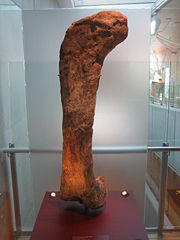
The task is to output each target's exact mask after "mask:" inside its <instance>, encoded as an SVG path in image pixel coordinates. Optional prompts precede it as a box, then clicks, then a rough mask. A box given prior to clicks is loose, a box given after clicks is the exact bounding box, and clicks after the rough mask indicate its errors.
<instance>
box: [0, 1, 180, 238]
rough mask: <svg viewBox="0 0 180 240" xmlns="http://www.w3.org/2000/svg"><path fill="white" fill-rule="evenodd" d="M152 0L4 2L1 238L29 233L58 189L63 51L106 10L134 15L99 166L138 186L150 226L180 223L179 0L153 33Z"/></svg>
mask: <svg viewBox="0 0 180 240" xmlns="http://www.w3.org/2000/svg"><path fill="white" fill-rule="evenodd" d="M36 2H37V1H36ZM54 2H55V1H54ZM57 2H58V1H57ZM111 2H112V1H111ZM154 2H155V1H151V4H149V3H148V4H145V5H143V6H142V3H141V4H132V3H131V6H129V5H127V6H126V5H119V6H113V5H111V6H96V7H87V5H88V1H86V2H85V5H86V7H84V8H83V7H82V8H79V7H77V6H79V5H80V2H78V1H75V4H76V5H77V6H75V7H74V8H71V9H60V8H56V9H55V8H53V9H49V8H48V9H43V10H42V9H33V6H34V5H33V4H30V5H31V6H30V9H28V8H27V5H26V4H25V2H24V3H23V4H25V5H26V9H21V8H18V6H19V5H18V6H17V5H15V4H13V3H12V2H11V1H9V4H7V2H6V4H4V3H3V5H2V6H3V7H2V8H0V17H1V19H2V21H0V35H1V37H0V49H1V51H0V52H1V55H0V239H7V240H8V239H21V237H24V238H25V239H30V236H31V234H32V231H33V228H34V224H35V221H36V219H37V216H38V212H39V210H40V206H41V203H42V201H43V198H44V196H45V194H46V192H59V190H60V176H61V171H62V170H61V168H62V140H63V139H62V107H61V101H60V84H59V76H58V74H59V69H58V68H59V49H60V45H61V42H62V41H63V38H64V35H65V32H66V30H67V28H68V27H69V26H70V25H71V23H72V22H74V21H76V20H78V19H80V18H83V17H86V16H90V15H92V14H94V13H97V12H99V11H101V10H104V9H105V10H108V9H114V10H116V11H120V12H122V13H123V14H125V15H126V16H127V18H128V27H129V35H128V37H127V39H126V41H124V42H123V43H121V44H120V45H118V46H117V47H116V48H115V49H114V50H113V51H112V52H111V53H110V54H109V55H108V56H107V57H106V59H105V62H104V64H103V68H102V72H101V78H100V85H99V89H98V93H97V102H96V112H95V118H94V126H93V131H94V132H93V147H92V149H93V158H94V172H95V174H96V175H102V176H104V177H105V179H106V182H107V186H108V189H109V191H119V192H121V191H122V190H127V191H130V192H133V195H134V197H135V200H136V203H137V206H138V209H139V213H140V216H141V218H142V220H143V221H144V225H145V228H146V230H147V232H153V233H154V234H155V233H157V232H159V234H162V232H163V231H167V229H173V230H175V229H179V228H178V227H179V222H180V213H179V212H180V210H179V196H180V190H179V189H180V186H179V184H180V181H179V172H180V164H179V151H180V137H179V133H180V131H179V127H180V125H179V123H180V121H179V117H180V111H179V103H180V102H179V91H180V88H179V73H180V72H179V70H180V65H179V46H180V45H179V44H180V43H179V42H180V39H179V35H178V34H179V31H178V33H177V34H176V35H175V36H174V35H173V31H175V29H177V28H175V27H177V26H179V25H178V24H179V15H178V13H179V11H180V6H179V7H178V8H177V7H176V9H174V5H173V4H174V3H173V2H174V1H173V0H172V1H170V3H169V5H166V8H165V7H162V8H161V9H158V10H157V13H156V14H155V17H156V19H159V20H160V25H159V26H158V29H156V31H157V32H156V33H155V34H153V35H151V33H150V25H151V17H152V16H151V15H152V12H151V11H152V9H153V6H154V5H153V4H154ZM48 4H49V5H48V6H50V1H49V3H48ZM54 4H55V3H54ZM5 5H6V6H5ZM55 5H56V4H55ZM55 5H54V6H55ZM36 6H40V5H38V3H37V4H36ZM19 7H22V4H20V6H19ZM165 16H166V17H165ZM155 17H153V18H152V21H153V20H154V19H155ZM170 29H171V30H170ZM170 31H171V32H170ZM170 36H171V38H170ZM172 37H175V39H173V38H172ZM167 45H168V46H167ZM158 51H159V52H158Z"/></svg>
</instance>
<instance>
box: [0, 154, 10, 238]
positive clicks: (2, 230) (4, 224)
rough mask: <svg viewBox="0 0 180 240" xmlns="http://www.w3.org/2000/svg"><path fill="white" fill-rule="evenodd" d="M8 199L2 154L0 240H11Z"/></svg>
mask: <svg viewBox="0 0 180 240" xmlns="http://www.w3.org/2000/svg"><path fill="white" fill-rule="evenodd" d="M10 198H11V197H10V191H9V184H8V172H7V159H6V156H5V155H4V154H0V239H7V240H12V239H13V222H12V214H11V201H10Z"/></svg>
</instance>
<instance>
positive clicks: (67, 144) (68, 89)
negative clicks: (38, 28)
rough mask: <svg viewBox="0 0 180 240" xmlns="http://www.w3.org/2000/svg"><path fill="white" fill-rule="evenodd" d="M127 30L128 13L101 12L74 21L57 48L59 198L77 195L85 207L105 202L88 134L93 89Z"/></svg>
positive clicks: (103, 187) (102, 184)
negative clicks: (60, 108) (60, 156)
mask: <svg viewBox="0 0 180 240" xmlns="http://www.w3.org/2000/svg"><path fill="white" fill-rule="evenodd" d="M127 34H128V27H127V18H126V17H125V16H124V15H122V14H121V13H119V12H116V11H102V12H99V13H97V14H95V15H93V16H90V17H86V18H83V19H81V20H79V21H77V22H74V23H73V24H72V25H71V26H70V27H69V28H68V30H67V31H66V35H65V38H64V41H63V43H62V45H61V49H60V64H59V67H60V83H61V100H62V106H63V169H62V176H61V198H62V199H64V200H78V201H81V202H83V203H84V204H85V206H86V207H87V208H99V207H101V206H103V205H104V204H105V201H106V196H107V189H106V185H105V183H104V178H103V177H98V178H96V179H95V177H94V173H93V157H92V133H93V129H92V126H93V121H94V114H95V104H96V92H97V89H98V84H99V79H100V74H101V68H102V65H103V61H104V58H105V57H106V55H107V54H108V53H109V52H110V51H111V50H112V49H113V48H114V47H115V46H116V45H117V44H119V43H120V42H122V41H123V40H124V39H125V38H126V37H127Z"/></svg>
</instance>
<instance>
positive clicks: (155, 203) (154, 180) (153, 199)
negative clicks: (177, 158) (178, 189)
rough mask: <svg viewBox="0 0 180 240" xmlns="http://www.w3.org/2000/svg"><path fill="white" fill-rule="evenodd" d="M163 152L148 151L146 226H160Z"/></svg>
mask: <svg viewBox="0 0 180 240" xmlns="http://www.w3.org/2000/svg"><path fill="white" fill-rule="evenodd" d="M161 155H162V154H161V153H158V152H150V153H148V160H147V172H146V192H145V197H146V198H145V226H146V227H147V228H153V227H157V226H158V208H159V186H160V164H161V160H160V159H161Z"/></svg>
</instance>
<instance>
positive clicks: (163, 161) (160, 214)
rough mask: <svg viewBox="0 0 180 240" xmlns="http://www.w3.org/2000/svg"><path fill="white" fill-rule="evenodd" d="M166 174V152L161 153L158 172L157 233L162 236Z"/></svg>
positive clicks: (166, 144)
mask: <svg viewBox="0 0 180 240" xmlns="http://www.w3.org/2000/svg"><path fill="white" fill-rule="evenodd" d="M163 146H164V147H167V146H169V144H168V143H163ZM167 174H168V152H163V153H162V159H161V172H160V197H159V209H158V233H159V234H160V235H162V233H163V227H164V214H165V207H166V205H165V204H166V190H167Z"/></svg>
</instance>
